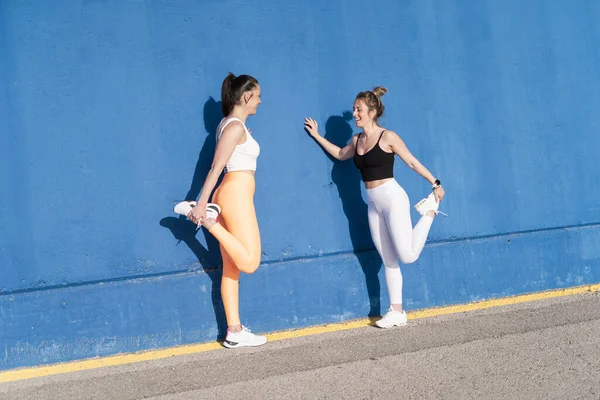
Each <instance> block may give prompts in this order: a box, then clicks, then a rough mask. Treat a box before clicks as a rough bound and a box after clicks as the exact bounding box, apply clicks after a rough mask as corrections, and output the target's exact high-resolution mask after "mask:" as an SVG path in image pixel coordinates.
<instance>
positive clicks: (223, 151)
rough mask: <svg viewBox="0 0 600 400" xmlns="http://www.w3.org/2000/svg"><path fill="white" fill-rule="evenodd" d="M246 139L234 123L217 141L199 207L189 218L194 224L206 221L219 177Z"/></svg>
mask: <svg viewBox="0 0 600 400" xmlns="http://www.w3.org/2000/svg"><path fill="white" fill-rule="evenodd" d="M245 137H246V132H245V131H244V128H243V127H242V125H241V124H240V123H236V122H233V123H231V124H229V125H228V126H227V127H225V129H224V130H223V133H222V134H221V138H220V139H219V140H218V141H217V147H216V149H215V155H214V157H213V162H212V165H211V167H210V170H209V171H208V175H207V176H206V180H205V181H204V185H203V186H202V190H201V192H200V198H199V199H198V203H197V206H196V207H194V208H193V209H192V211H191V212H190V215H189V216H188V217H190V220H192V221H193V222H198V221H199V220H202V219H204V215H205V212H206V204H207V203H208V199H209V197H210V194H211V193H212V191H213V189H214V188H215V185H216V184H217V181H218V180H219V176H221V173H222V172H223V169H224V168H225V164H227V161H228V160H229V158H231V155H232V154H233V151H234V150H235V147H236V146H237V145H238V144H239V142H240V141H242V140H243V139H244V138H245Z"/></svg>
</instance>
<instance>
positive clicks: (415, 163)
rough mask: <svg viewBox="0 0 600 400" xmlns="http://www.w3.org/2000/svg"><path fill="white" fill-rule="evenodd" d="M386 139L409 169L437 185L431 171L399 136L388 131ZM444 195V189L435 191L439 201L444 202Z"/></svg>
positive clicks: (440, 188)
mask: <svg viewBox="0 0 600 400" xmlns="http://www.w3.org/2000/svg"><path fill="white" fill-rule="evenodd" d="M385 139H386V140H385V142H386V143H387V144H389V146H390V148H391V149H392V151H393V152H394V153H396V154H397V155H398V156H399V157H400V158H401V159H402V161H404V162H405V163H406V165H408V167H409V168H411V169H412V170H413V171H415V172H416V173H417V174H419V175H421V176H422V177H423V178H425V179H426V180H427V181H428V182H429V183H430V184H431V185H433V184H434V183H435V180H436V179H435V177H434V176H433V174H432V173H431V172H429V170H428V169H427V168H425V166H424V165H423V164H421V163H420V162H419V160H417V158H416V157H415V156H413V154H412V153H411V152H410V151H409V150H408V147H406V144H405V143H404V141H403V140H402V139H401V138H400V136H398V134H396V133H395V132H392V131H386V134H385ZM444 194H445V192H444V189H443V188H442V187H441V186H439V188H437V189H436V190H435V196H436V199H437V200H442V198H443V197H444Z"/></svg>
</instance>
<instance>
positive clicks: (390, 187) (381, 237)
mask: <svg viewBox="0 0 600 400" xmlns="http://www.w3.org/2000/svg"><path fill="white" fill-rule="evenodd" d="M367 201H368V203H369V227H370V228H371V236H372V238H373V242H374V243H375V248H377V251H378V252H379V255H380V256H381V259H382V260H383V265H384V266H385V281H386V283H387V288H388V293H389V296H390V303H391V304H402V272H400V266H399V265H398V259H400V262H402V263H403V264H410V263H413V262H415V261H417V258H419V255H420V254H421V251H422V250H423V246H425V241H426V240H427V235H428V234H429V229H430V228H431V224H432V223H433V218H431V217H428V216H423V217H421V219H420V220H419V222H418V223H417V225H416V226H415V228H414V229H413V227H412V222H411V220H410V201H409V200H408V195H407V194H406V192H405V191H404V189H402V187H401V186H400V185H399V184H398V182H396V181H395V180H394V179H392V180H389V181H387V182H386V183H384V184H383V185H381V186H377V187H376V188H373V189H367Z"/></svg>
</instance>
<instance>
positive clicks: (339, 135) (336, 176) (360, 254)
mask: <svg viewBox="0 0 600 400" xmlns="http://www.w3.org/2000/svg"><path fill="white" fill-rule="evenodd" d="M351 120H352V113H351V112H349V111H345V112H343V114H342V115H341V116H339V115H332V116H330V117H329V118H328V119H327V122H326V123H325V138H326V139H327V140H329V141H330V142H331V143H334V144H336V145H338V146H340V147H344V146H345V145H346V144H348V143H349V142H350V139H351V138H352V127H351V126H350V124H349V123H348V121H351ZM327 155H328V156H329V154H327ZM329 158H330V159H331V160H332V161H333V168H332V171H331V180H332V181H333V183H334V184H335V185H336V187H337V190H338V194H339V196H340V200H341V202H342V207H343V210H344V214H345V215H346V218H347V219H348V230H349V232H350V240H351V242H352V250H353V251H354V254H355V255H356V258H357V259H358V261H359V263H360V266H361V268H362V271H363V273H364V274H365V281H366V285H367V293H368V295H369V304H370V311H369V317H375V316H379V315H380V310H381V299H380V297H381V287H380V284H379V277H378V273H379V270H380V269H381V263H380V260H379V258H378V257H375V258H374V257H373V256H372V250H373V248H374V245H373V240H372V239H371V234H370V230H369V220H368V217H367V204H366V203H365V201H364V200H363V198H362V193H361V187H362V180H361V176H360V172H359V171H358V169H357V168H356V167H355V166H354V162H353V161H352V159H350V160H347V161H338V160H336V159H334V158H333V157H331V156H329Z"/></svg>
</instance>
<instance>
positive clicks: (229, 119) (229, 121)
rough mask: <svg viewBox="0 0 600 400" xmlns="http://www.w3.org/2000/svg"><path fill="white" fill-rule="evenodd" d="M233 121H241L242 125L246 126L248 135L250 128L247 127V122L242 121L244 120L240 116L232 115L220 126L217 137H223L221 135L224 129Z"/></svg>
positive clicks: (245, 130) (245, 129)
mask: <svg viewBox="0 0 600 400" xmlns="http://www.w3.org/2000/svg"><path fill="white" fill-rule="evenodd" d="M233 121H239V122H241V123H242V126H243V127H244V132H246V135H247V134H248V129H247V128H246V124H244V123H243V122H242V120H241V119H239V118H236V117H231V118H228V119H226V120H225V123H224V124H223V123H222V125H221V127H220V128H219V135H218V136H217V139H221V135H223V131H224V130H225V127H226V126H227V125H229V124H230V123H231V122H233Z"/></svg>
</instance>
